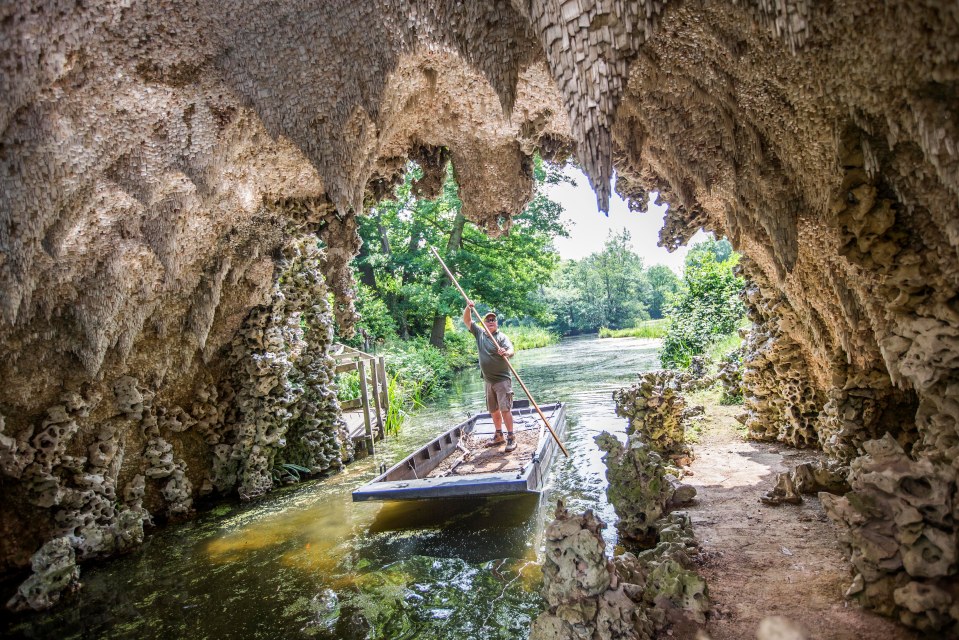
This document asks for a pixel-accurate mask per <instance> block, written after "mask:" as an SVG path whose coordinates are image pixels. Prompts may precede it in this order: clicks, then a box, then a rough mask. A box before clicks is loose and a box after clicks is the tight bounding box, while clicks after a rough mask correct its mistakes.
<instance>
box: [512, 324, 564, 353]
mask: <svg viewBox="0 0 959 640" xmlns="http://www.w3.org/2000/svg"><path fill="white" fill-rule="evenodd" d="M502 331H503V333H505V334H506V335H508V336H509V339H510V341H511V342H512V343H513V348H514V349H515V350H516V351H523V350H524V349H536V348H539V347H545V346H548V345H551V344H556V343H557V342H559V335H558V334H556V333H553V332H552V331H550V330H549V329H544V328H542V327H527V326H516V327H504V328H503V329H502Z"/></svg>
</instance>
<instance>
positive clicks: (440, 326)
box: [430, 210, 466, 349]
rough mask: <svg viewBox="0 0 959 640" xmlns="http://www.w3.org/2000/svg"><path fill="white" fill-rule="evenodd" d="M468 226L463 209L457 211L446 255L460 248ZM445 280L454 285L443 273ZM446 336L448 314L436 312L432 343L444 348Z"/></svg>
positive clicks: (438, 347) (431, 335) (431, 334)
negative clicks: (464, 229) (465, 228)
mask: <svg viewBox="0 0 959 640" xmlns="http://www.w3.org/2000/svg"><path fill="white" fill-rule="evenodd" d="M465 226H466V216H464V215H463V211H462V210H460V211H457V212H456V218H455V219H454V220H453V230H452V231H451V232H450V239H449V241H448V242H447V243H446V255H447V256H448V255H450V254H451V253H453V252H454V251H456V250H458V249H459V248H460V245H461V244H463V228H464V227H465ZM443 280H445V281H446V284H447V285H452V284H453V282H452V281H451V280H450V279H449V276H447V275H445V274H444V275H443ZM445 336H446V314H445V313H440V312H439V311H437V312H436V315H435V316H433V328H432V329H431V330H430V344H431V345H433V346H434V347H436V348H437V349H443V348H444V347H445V346H446V342H445V340H444V338H445Z"/></svg>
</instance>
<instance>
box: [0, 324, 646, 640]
mask: <svg viewBox="0 0 959 640" xmlns="http://www.w3.org/2000/svg"><path fill="white" fill-rule="evenodd" d="M515 364H516V368H517V370H518V371H519V372H520V374H521V375H522V376H523V379H524V381H525V382H526V383H527V385H528V386H529V387H530V388H531V389H532V390H533V391H534V392H535V393H536V397H537V400H539V401H540V402H554V401H557V400H561V401H565V402H567V403H568V405H569V406H568V412H567V420H568V421H569V424H568V426H567V431H566V433H567V439H566V443H565V444H566V446H567V449H568V450H569V452H570V457H569V458H567V459H564V458H562V457H560V458H558V459H557V460H556V462H555V463H554V465H553V469H552V470H551V480H550V482H549V484H548V485H547V489H546V491H545V492H544V496H543V497H542V499H541V500H540V499H537V498H536V497H527V498H524V497H519V498H516V497H513V498H498V499H492V500H489V499H487V500H476V499H474V500H469V501H443V502H431V503H388V504H377V503H355V504H354V503H352V502H351V500H350V492H351V491H352V490H353V489H354V488H355V487H357V486H359V485H361V484H363V483H365V482H366V481H368V480H369V479H370V478H372V477H373V476H374V475H375V474H376V469H377V468H378V467H379V466H380V465H381V464H392V463H393V462H394V461H395V460H398V459H400V458H402V457H403V456H405V455H407V454H408V453H409V452H410V451H412V450H414V449H415V448H416V447H418V446H420V445H421V444H422V443H423V442H424V441H426V440H427V439H429V438H430V437H432V436H434V435H435V434H436V433H438V432H440V431H442V430H443V429H445V428H448V426H450V425H451V424H452V423H455V422H457V421H459V420H461V419H463V418H465V417H466V415H467V414H468V412H474V413H475V412H478V411H481V410H482V402H483V401H482V396H483V389H482V384H481V381H480V379H479V376H478V375H477V373H476V372H468V373H466V374H464V375H463V376H461V377H460V378H459V379H458V380H457V384H456V386H455V388H454V392H451V393H450V394H448V396H447V397H446V398H444V399H443V400H442V401H439V402H435V403H433V404H431V405H430V406H429V407H427V408H424V409H423V410H420V411H418V412H417V413H416V414H415V415H414V416H413V417H412V418H411V420H410V421H409V422H408V424H407V425H406V426H405V427H404V429H403V432H402V434H401V435H400V436H399V437H397V438H394V439H391V440H390V441H388V442H385V443H382V444H381V445H380V446H379V448H378V451H377V454H376V456H375V457H373V458H369V459H366V460H363V461H361V462H358V463H356V464H353V465H351V466H350V467H349V468H348V469H347V471H346V472H345V473H342V474H339V475H337V476H335V477H333V478H330V479H327V480H325V481H323V482H313V483H308V484H306V485H300V486H298V487H293V488H289V489H285V490H282V491H279V492H277V493H274V494H273V495H271V496H269V497H268V498H266V499H265V500H263V501H261V502H258V503H256V504H254V505H232V506H229V505H228V506H222V507H219V508H217V509H216V510H214V511H213V512H210V513H207V514H204V515H203V516H202V517H201V518H199V519H198V520H196V521H194V522H191V523H189V524H186V525H182V526H179V527H176V528H171V529H168V530H164V531H161V532H159V533H158V534H157V535H155V536H153V537H152V538H151V539H150V540H149V541H148V542H147V544H146V545H144V547H143V548H142V549H140V550H139V551H137V552H136V553H134V554H132V555H130V556H128V557H126V558H120V559H117V560H114V561H112V562H109V563H107V564H104V565H101V566H99V567H96V568H87V569H85V570H84V572H83V582H84V588H83V589H82V590H81V591H80V592H79V593H77V594H75V595H73V596H71V597H69V598H68V599H67V601H66V603H65V604H64V605H63V606H61V607H60V608H58V609H57V610H56V611H54V612H52V613H48V614H43V615H37V616H30V617H26V618H20V619H18V620H16V621H13V622H12V623H11V622H10V621H8V622H4V623H0V635H3V636H4V637H23V638H163V639H164V640H167V639H169V638H177V637H190V638H197V639H202V638H238V637H243V638H277V637H284V638H414V637H415V638H464V637H468V638H503V639H506V638H517V637H524V636H525V634H526V632H527V630H528V628H529V624H530V622H531V620H532V618H533V617H535V616H536V615H537V614H538V612H539V610H540V608H541V606H542V603H541V600H540V597H539V595H538V593H537V585H538V581H539V569H538V566H537V564H536V562H535V561H536V554H537V551H538V549H539V547H540V544H541V540H542V529H543V526H544V523H545V522H546V521H547V520H548V519H549V518H550V516H551V513H552V510H553V509H554V506H555V500H556V499H557V498H562V499H564V500H565V501H566V502H567V504H568V505H570V506H572V507H573V508H576V509H584V508H592V509H594V510H595V511H597V512H598V513H599V514H600V515H601V516H602V517H603V518H604V519H606V520H607V522H612V521H613V520H614V517H615V514H614V513H613V511H612V509H611V507H610V506H609V504H608V502H607V501H606V496H605V478H604V467H603V465H602V463H601V452H599V451H598V449H597V448H596V445H595V443H594V442H593V437H594V436H595V435H596V434H598V433H599V432H600V431H603V430H607V431H611V432H614V433H619V434H622V432H623V430H624V428H625V423H624V421H623V420H621V419H619V418H617V417H616V416H615V415H614V413H613V403H612V399H611V397H610V394H611V392H612V390H613V389H616V388H618V387H621V386H623V385H624V384H626V383H628V382H629V381H631V380H632V379H633V378H634V377H635V374H636V373H637V372H638V371H642V370H646V369H649V368H652V367H654V366H656V344H655V343H653V342H651V341H641V340H631V339H623V340H597V339H594V338H583V339H574V340H568V341H564V342H563V343H562V344H560V345H557V346H554V347H547V348H544V349H536V350H533V351H527V352H520V354H518V356H517V357H516V359H515ZM605 535H606V536H607V539H608V541H609V542H610V543H615V531H614V530H612V529H607V530H606V532H605Z"/></svg>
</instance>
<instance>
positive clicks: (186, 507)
mask: <svg viewBox="0 0 959 640" xmlns="http://www.w3.org/2000/svg"><path fill="white" fill-rule="evenodd" d="M0 18H2V19H0V53H2V55H0V95H3V96H4V99H3V101H2V102H0V379H2V380H3V381H4V384H3V385H2V388H0V415H2V419H0V471H2V473H3V476H4V483H5V485H4V492H3V496H2V497H0V571H2V572H5V573H7V572H10V571H15V570H20V569H26V568H27V567H28V566H29V565H30V564H31V557H33V556H34V555H35V554H37V553H41V552H42V556H41V557H35V558H34V560H35V562H34V564H35V565H36V567H38V568H37V573H36V575H41V574H44V575H48V574H49V575H50V576H51V578H50V580H49V581H48V582H49V584H51V585H52V584H60V583H61V582H65V583H69V582H70V581H71V580H70V576H71V571H70V570H69V569H68V568H67V567H68V566H69V556H70V553H69V552H68V551H67V549H66V548H65V547H64V543H62V542H58V543H56V544H55V546H51V547H48V546H47V545H48V544H53V542H52V541H55V540H63V539H67V540H69V547H70V549H71V550H72V552H73V553H74V555H75V557H77V558H80V559H81V560H82V559H85V558H89V557H98V556H100V555H108V554H110V553H114V552H117V551H120V550H122V549H124V548H127V547H128V546H129V545H131V544H135V542H136V541H137V540H138V539H140V538H141V537H142V525H143V522H144V521H145V520H146V519H147V517H148V516H147V514H153V515H157V516H162V517H164V518H167V517H183V516H184V515H186V514H188V513H189V512H190V510H191V508H193V504H192V501H193V500H195V499H196V498H197V497H198V496H200V495H202V494H207V493H210V492H212V491H214V490H215V489H216V487H217V486H219V487H221V488H224V487H233V486H238V487H240V488H241V491H242V492H243V493H244V494H245V495H249V496H254V495H258V494H259V493H261V492H262V491H265V490H267V489H268V488H269V486H270V485H271V480H270V478H269V467H270V465H271V464H274V463H276V462H277V461H278V460H279V461H283V460H288V461H292V460H300V461H302V460H307V459H313V460H315V462H316V469H317V470H319V469H324V468H327V469H333V468H335V467H336V465H337V462H336V461H337V460H338V459H340V460H341V459H343V457H344V456H348V455H349V452H347V451H343V450H342V443H339V444H337V436H336V435H334V434H335V432H336V427H335V424H336V418H335V407H334V403H333V402H332V401H331V400H330V397H329V393H328V391H327V389H328V387H326V386H324V385H325V384H326V381H327V379H328V372H327V364H326V363H324V356H323V353H324V351H323V350H324V348H325V346H324V345H325V344H326V342H325V340H326V339H325V338H313V337H310V336H307V335H306V334H304V335H298V334H297V330H296V329H295V328H294V327H287V326H286V325H284V324H283V323H284V320H283V318H281V317H276V316H275V314H274V315H272V316H271V315H269V314H270V313H272V311H270V310H273V311H277V310H278V309H285V308H286V306H285V305H286V303H285V302H280V301H278V300H277V299H275V294H276V292H277V291H283V290H284V289H283V284H282V283H281V284H280V285H279V289H277V288H275V285H276V284H277V280H278V278H279V277H280V275H279V274H280V273H281V272H282V271H283V270H284V269H286V268H288V266H289V264H290V263H289V262H288V261H290V260H293V262H296V260H298V259H299V258H297V259H294V258H291V257H290V255H287V254H286V253H285V252H286V251H287V250H288V248H289V247H290V246H291V243H293V242H295V241H298V239H300V238H301V237H302V235H303V234H305V233H308V234H316V235H318V236H319V238H320V239H321V240H322V242H323V244H324V248H323V253H322V255H321V256H318V257H317V259H318V260H319V262H318V263H317V264H318V265H319V267H318V269H319V271H318V272H317V271H316V270H315V269H313V267H310V269H309V272H310V273H311V274H314V273H322V280H323V282H324V286H328V287H329V289H330V290H331V291H332V292H333V293H334V296H335V302H334V304H333V308H332V310H331V312H332V314H333V315H335V317H336V318H337V320H338V322H339V323H340V325H341V328H342V329H343V331H344V332H348V331H349V327H350V325H351V323H352V322H353V321H354V320H355V318H356V315H355V310H354V309H353V307H352V301H351V296H352V282H351V280H350V277H349V271H348V268H347V265H348V262H349V260H350V258H351V257H352V255H353V254H354V253H355V252H356V251H357V248H358V243H359V239H358V237H357V234H356V216H357V215H362V209H363V206H364V203H367V202H369V201H372V200H375V199H376V198H379V197H382V196H383V195H385V194H387V193H388V192H389V185H392V184H393V183H394V181H395V180H396V179H397V176H398V175H399V174H400V172H402V171H403V170H404V167H405V163H406V160H407V158H416V159H419V160H420V161H421V162H422V163H423V164H424V165H427V166H431V165H430V163H432V164H433V165H437V164H441V163H442V159H445V158H447V157H448V158H449V159H450V160H451V161H452V163H453V164H454V167H455V169H456V172H457V177H458V179H459V184H460V196H461V199H462V201H463V211H464V214H465V215H466V216H467V217H468V218H469V219H470V220H472V221H474V222H476V223H477V224H478V225H480V226H482V227H483V228H485V229H486V230H487V231H488V232H489V233H490V234H492V235H497V234H502V233H506V232H508V230H509V225H510V219H511V216H512V215H514V214H516V213H517V212H519V211H520V210H521V209H522V207H523V206H524V205H525V203H526V202H527V201H528V200H529V198H530V197H531V192H532V176H531V175H530V166H531V163H530V161H529V158H530V155H531V154H532V153H534V152H535V151H537V150H539V151H540V152H541V153H542V154H543V155H544V156H546V157H550V158H565V157H567V156H568V155H569V154H571V153H572V154H574V155H575V156H576V158H577V159H578V161H579V163H580V164H581V165H582V166H583V168H584V169H585V170H586V171H587V173H588V175H589V178H590V180H591V182H592V184H593V186H594V188H595V189H596V191H597V194H598V197H599V200H600V202H601V203H602V204H605V202H606V199H607V194H608V189H609V177H610V176H612V175H613V174H614V172H615V174H616V176H617V180H616V189H617V191H618V192H619V193H620V194H621V195H622V196H623V197H624V198H625V199H626V200H627V203H628V204H629V206H630V208H631V209H633V210H634V211H643V210H645V208H646V206H647V202H648V198H649V195H650V194H651V193H653V192H655V193H658V198H659V199H660V200H661V201H663V202H666V203H668V204H669V205H670V208H669V213H668V216H667V219H666V221H665V224H664V229H663V231H662V233H661V241H662V243H663V244H664V245H665V246H667V247H675V246H677V245H678V244H681V243H682V242H684V241H686V240H688V239H689V238H690V237H691V236H692V235H693V234H694V233H695V232H696V231H697V230H698V229H699V228H701V227H705V228H707V229H710V230H713V231H717V232H719V233H722V234H723V235H726V236H728V237H729V238H730V239H731V240H732V242H733V244H734V245H735V247H736V248H737V250H739V251H740V252H741V253H743V254H744V255H745V256H747V260H745V268H746V275H747V276H749V277H750V279H751V281H752V283H753V285H754V288H753V289H752V290H751V291H750V301H751V306H752V311H751V313H752V314H753V316H752V317H753V320H754V322H755V325H756V326H755V331H754V333H753V335H752V337H751V338H750V339H749V342H748V344H747V352H746V354H745V356H744V361H743V366H742V379H743V385H744V387H745V389H744V394H745V397H746V403H747V405H746V409H747V414H746V415H747V417H746V421H747V426H748V428H749V430H750V433H751V434H752V435H753V436H754V437H757V438H763V439H774V440H779V441H783V442H788V443H790V444H794V445H796V446H805V447H818V448H822V449H823V450H824V451H825V452H826V453H827V454H828V455H829V456H830V457H831V458H832V459H833V460H835V461H837V462H838V463H840V464H849V465H850V469H851V471H850V473H849V480H850V484H851V488H852V491H851V492H850V493H849V495H848V496H847V497H846V498H844V499H847V500H848V501H849V504H850V505H853V506H851V507H850V509H853V508H854V507H855V505H858V504H862V503H863V501H871V503H874V506H875V508H874V509H873V510H871V511H870V512H869V513H870V515H869V516H868V517H869V518H873V517H875V518H877V519H878V520H876V524H875V525H874V528H876V530H877V531H879V532H880V536H879V537H880V538H881V542H879V543H876V544H878V545H879V546H880V547H881V548H882V549H883V550H884V551H883V554H886V555H882V554H879V555H877V554H876V553H873V551H874V549H873V548H872V547H870V546H869V545H870V544H872V542H870V540H872V538H869V539H868V540H867V539H866V538H864V537H863V536H862V535H861V533H860V528H861V527H862V526H865V525H863V522H861V521H859V520H857V518H858V516H854V515H852V512H851V511H849V509H846V508H845V507H842V504H843V503H840V502H838V501H837V502H836V507H835V510H834V511H835V514H836V515H837V520H838V521H840V522H843V523H845V525H844V526H846V527H847V531H848V534H849V549H850V554H851V557H852V558H853V563H854V565H855V566H856V567H857V571H858V575H859V577H858V578H856V583H855V584H854V587H855V590H854V591H853V592H852V594H853V595H855V594H865V595H863V596H862V597H861V598H860V599H861V600H862V601H863V602H865V603H866V604H867V605H868V606H871V607H874V608H877V609H879V610H881V611H884V612H887V613H889V614H891V615H893V616H896V617H898V618H900V619H901V620H903V621H904V622H906V623H907V624H911V625H914V626H919V627H922V628H926V629H939V630H947V631H948V630H949V629H953V630H954V628H955V624H956V623H957V621H959V614H957V611H959V610H957V608H956V607H957V606H959V600H957V598H956V595H955V594H954V592H953V591H950V590H949V589H946V588H944V587H942V585H943V584H947V583H949V582H950V581H952V582H954V581H955V579H956V576H957V570H959V568H957V566H956V563H954V562H950V561H942V562H938V563H936V568H935V569H934V570H932V569H929V568H928V567H926V566H925V565H922V563H917V562H916V561H915V551H914V550H915V549H916V548H918V547H921V546H922V545H925V544H926V542H923V541H928V544H929V545H930V546H929V548H930V549H931V548H932V547H935V548H936V549H939V550H940V551H942V549H943V547H947V546H948V544H947V543H948V541H950V540H954V537H955V535H956V530H957V518H956V514H954V513H946V512H941V513H940V512H939V510H936V509H931V510H927V511H928V512H923V511H922V510H919V513H920V516H919V518H920V519H918V520H917V519H916V518H917V516H915V514H914V513H913V512H911V511H908V510H907V509H905V508H904V507H903V506H902V505H903V504H909V505H912V502H915V501H917V500H919V501H921V499H924V498H921V497H916V496H915V495H913V493H912V491H913V490H917V489H916V487H913V486H912V485H909V488H908V490H907V489H902V491H900V490H899V489H896V490H892V489H891V488H888V487H887V488H885V489H883V488H882V487H884V486H885V485H884V484H883V483H882V482H879V480H878V478H879V476H881V475H882V474H879V475H877V473H878V472H876V471H874V469H878V468H883V469H887V468H888V469H892V468H895V469H904V470H914V469H922V470H925V471H928V472H929V473H930V474H931V475H930V476H929V479H928V480H927V482H928V483H929V485H930V487H929V491H930V494H934V495H936V496H939V497H941V498H942V500H943V501H945V502H944V503H949V504H952V503H955V502H956V485H955V472H956V469H957V466H956V465H957V463H956V460H957V459H959V455H957V454H959V401H957V397H959V392H957V389H959V311H957V306H956V299H957V296H959V250H957V247H959V223H957V219H959V216H957V198H959V120H957V112H956V107H955V105H956V104H957V99H959V91H957V87H959V10H957V8H956V5H955V3H951V2H926V3H913V2H906V1H904V0H899V1H892V2H885V3H873V2H867V1H865V0H861V1H859V0H854V1H850V2H841V3H833V2H812V1H809V0H786V1H777V2H771V1H768V0H738V1H735V0H725V1H717V2H706V1H705V0H690V1H688V2H682V3H671V2H665V1H654V0H611V1H604V2H599V1H597V0H565V1H562V2H561V1H559V0H496V1H494V2H480V3H465V4H464V3H460V2H454V1H452V0H412V1H400V0H368V1H363V2H352V3H333V2H324V1H322V0H308V1H306V2H302V1H297V2H294V1H293V0H281V1H279V2H274V3H269V4H258V3H248V2H240V1H239V0H226V1H224V2H219V3H214V4H189V3H184V2H180V1H178V0H161V1H160V2H159V3H123V4H111V3H80V4H73V5H69V6H68V5H63V4H58V3H53V2H48V1H46V0H32V1H28V2H21V3H8V4H7V6H5V7H4V8H3V9H0ZM360 25H361V26H360ZM434 168H435V167H434ZM432 170H433V168H430V169H429V170H428V171H427V175H428V176H429V175H433V174H431V173H430V171H432ZM614 170H615V171H614ZM422 186H423V188H424V189H427V190H428V189H429V188H430V181H429V180H426V181H425V182H424V184H423V185H422ZM303 255H304V256H305V255H306V254H303ZM302 260H304V261H308V262H310V264H314V263H313V258H309V259H308V260H307V258H305V257H303V258H302ZM308 281H309V282H314V281H316V282H318V281H319V280H318V276H315V275H310V276H309V277H308ZM305 286H306V290H314V291H318V290H319V289H318V287H319V285H316V286H314V285H312V284H309V283H307V284H306V285H305ZM311 287H312V289H311ZM296 304H297V305H299V304H300V303H298V302H297V303H296ZM297 309H298V310H297V311H296V312H295V313H300V314H301V317H308V318H309V317H314V316H315V317H323V318H325V317H326V314H327V312H326V311H325V310H323V309H319V310H315V311H314V310H311V309H310V308H309V307H308V306H299V307H297ZM311 314H313V315H311ZM324 322H325V321H320V322H318V325H317V326H320V325H322V326H320V329H318V330H317V331H319V332H320V333H322V332H325V331H326V330H327V328H326V326H327V325H325V324H324ZM261 329H262V331H263V333H264V336H265V337H264V339H267V338H266V336H267V335H268V336H269V340H270V341H271V342H270V344H271V345H274V343H275V345H291V344H299V341H301V340H302V341H305V342H306V343H307V344H310V345H314V346H311V347H309V348H308V349H307V351H306V353H307V357H306V359H308V360H309V362H306V361H305V360H303V361H302V362H301V363H300V364H298V365H297V364H294V362H293V360H292V359H290V358H288V357H287V358H286V360H284V357H277V358H276V359H271V358H270V357H269V356H268V354H269V353H272V352H270V351H269V350H268V349H267V347H266V346H260V345H259V344H257V343H256V342H255V339H254V337H253V336H254V334H255V333H256V331H259V330H261ZM251 340H253V342H250V341H251ZM284 348H285V347H281V351H282V350H283V349H284ZM316 363H319V365H317V364H316ZM284 376H287V379H289V376H292V377H293V378H295V379H296V380H297V381H298V383H299V382H302V383H304V384H307V385H309V386H312V388H313V391H311V392H309V393H303V394H301V395H300V394H297V393H290V392H289V389H287V390H284V388H279V389H275V388H274V387H271V388H269V389H266V388H265V385H266V382H265V381H266V380H272V379H276V380H280V379H282V378H283V377H284ZM257 380H260V381H263V382H262V385H263V387H262V388H261V387H258V386H257V385H256V381H257ZM280 387H282V385H280ZM291 388H292V387H291ZM238 407H239V408H238ZM281 410H282V412H285V413H288V414H289V415H290V416H291V417H290V423H288V424H287V423H283V421H282V419H279V418H278V416H277V415H276V414H275V412H278V411H281ZM293 416H296V417H295V418H294V417H293ZM284 438H285V439H286V443H285V444H286V445H287V446H285V447H281V446H280V444H281V441H283V440H284ZM291 438H292V439H294V440H295V442H291V441H290V439H291ZM264 447H265V448H266V450H264ZM338 450H339V454H337V451H338ZM214 451H216V452H219V456H218V455H217V454H215V453H214ZM234 454H236V455H238V456H239V457H240V458H242V459H243V461H237V460H235V459H234V458H232V457H230V456H233V455H234ZM247 454H249V455H248V456H247ZM244 456H246V457H244ZM284 456H289V457H284ZM897 473H898V471H897ZM909 473H912V471H909ZM234 474H235V478H236V480H235V483H234ZM907 476H908V474H907V475H904V476H903V477H907ZM908 477H911V476H908ZM138 478H139V479H138ZM877 482H879V484H878V485H877V484H876V483H877ZM906 484H909V483H906ZM127 489H130V490H129V491H127ZM903 492H905V493H903ZM837 500H838V499H837ZM910 501H912V502H910ZM950 501H951V502H950ZM907 511H908V517H907V516H901V517H900V519H899V520H898V521H897V520H895V516H896V514H901V513H905V512H907ZM887 518H892V519H893V520H892V521H891V522H893V523H894V524H890V521H887ZM903 518H906V520H908V522H907V521H906V520H903ZM870 522H872V521H870ZM870 527H872V525H870ZM869 530H870V531H872V528H869ZM904 531H908V532H909V533H908V534H906V533H903V532H904ZM81 533H82V536H81V535H80V534H81ZM71 536H72V537H71ZM915 536H918V537H915ZM81 537H82V539H83V541H84V542H83V543H74V539H78V540H79V539H80V538H81ZM923 548H925V547H923ZM44 549H46V551H43V550H44ZM887 552H888V554H887ZM863 558H865V560H863ZM897 558H898V559H897ZM906 558H909V559H908V561H907V560H906ZM942 558H946V559H947V560H948V558H949V556H948V554H945V553H944V554H943V555H941V557H940V560H941V559H942ZM900 560H901V564H900ZM860 578H861V580H860ZM45 589H46V587H36V588H33V587H31V589H29V590H28V591H29V592H30V593H33V594H35V596H26V595H23V594H21V595H22V596H23V597H24V598H26V600H24V601H27V600H30V598H33V600H32V602H34V603H37V606H43V604H44V603H46V604H49V603H50V602H52V601H53V600H54V599H55V596H53V595H52V594H53V591H54V590H50V591H45ZM45 593H46V594H48V595H44V594H45ZM27 606H34V605H33V604H28V605H27ZM950 625H952V626H950ZM943 632H946V631H943Z"/></svg>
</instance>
